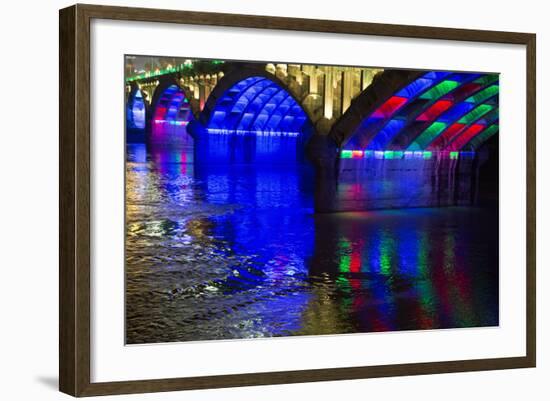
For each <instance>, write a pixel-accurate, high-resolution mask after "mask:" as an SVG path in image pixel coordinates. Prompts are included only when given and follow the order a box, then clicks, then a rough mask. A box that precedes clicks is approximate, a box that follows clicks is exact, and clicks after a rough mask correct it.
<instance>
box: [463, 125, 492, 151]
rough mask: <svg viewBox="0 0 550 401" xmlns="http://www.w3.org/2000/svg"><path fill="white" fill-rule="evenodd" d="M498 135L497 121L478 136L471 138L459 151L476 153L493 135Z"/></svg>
mask: <svg viewBox="0 0 550 401" xmlns="http://www.w3.org/2000/svg"><path fill="white" fill-rule="evenodd" d="M496 134H498V121H496V122H494V123H493V124H491V125H489V126H488V127H487V128H485V129H484V130H483V131H482V132H480V133H479V134H478V135H476V136H474V137H473V138H471V139H470V140H469V141H468V142H465V144H464V145H463V146H462V147H461V149H460V150H463V151H476V150H477V149H479V148H480V147H481V146H482V145H483V144H484V143H485V142H487V141H488V140H489V139H491V138H492V137H493V136H494V135H496Z"/></svg>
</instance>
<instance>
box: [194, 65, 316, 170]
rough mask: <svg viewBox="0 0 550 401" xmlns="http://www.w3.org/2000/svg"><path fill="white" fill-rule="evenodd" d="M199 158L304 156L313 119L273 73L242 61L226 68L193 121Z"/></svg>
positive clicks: (259, 159)
mask: <svg viewBox="0 0 550 401" xmlns="http://www.w3.org/2000/svg"><path fill="white" fill-rule="evenodd" d="M189 128H190V131H191V132H192V135H193V137H194V138H195V139H196V140H197V141H198V142H197V144H196V148H195V149H196V152H198V155H197V157H196V159H195V160H196V161H200V160H209V161H212V162H216V161H225V162H227V161H235V162H242V161H246V162H251V161H254V162H270V163H273V162H288V161H291V160H294V161H296V160H303V159H304V158H305V144H306V143H307V141H308V140H309V138H310V137H311V136H312V135H314V131H315V129H314V124H313V122H312V120H311V118H310V116H309V114H308V112H307V110H305V109H304V107H303V106H302V105H301V103H300V99H298V98H297V97H296V96H295V95H294V94H293V93H292V91H291V90H290V89H289V88H288V87H287V85H285V83H284V82H283V81H282V80H280V79H279V78H278V77H276V76H275V75H273V74H271V73H269V72H267V71H265V70H264V69H260V68H250V67H246V66H243V67H242V68H237V69H234V70H233V71H230V72H228V73H227V74H226V75H224V77H223V78H222V79H221V80H219V82H218V83H217V85H216V87H215V88H214V89H213V91H212V92H211V93H210V96H209V97H208V99H207V101H206V103H205V106H204V108H203V110H202V112H201V113H200V115H199V118H198V119H197V120H196V121H195V122H193V123H192V124H190V126H189Z"/></svg>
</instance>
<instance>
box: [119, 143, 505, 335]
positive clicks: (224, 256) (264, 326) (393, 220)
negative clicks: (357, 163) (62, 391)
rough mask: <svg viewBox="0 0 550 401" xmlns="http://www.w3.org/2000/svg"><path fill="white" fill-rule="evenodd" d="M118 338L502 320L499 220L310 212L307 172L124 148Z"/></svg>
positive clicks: (450, 212)
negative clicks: (121, 332) (122, 314)
mask: <svg viewBox="0 0 550 401" xmlns="http://www.w3.org/2000/svg"><path fill="white" fill-rule="evenodd" d="M128 160H129V161H128V162H127V174H126V179H127V183H126V190H127V204H126V208H127V209H126V210H127V212H126V213H127V239H126V319H127V320H126V335H127V343H129V344H136V343H152V342H170V341H190V340H210V339H232V338H253V337H271V336H289V335H315V334H336V333H354V332H373V331H393V330H417V329H435V328H453V327H477V326H493V325H498V237H497V235H498V226H497V224H498V218H497V214H496V212H495V211H494V210H489V209H479V208H441V209H406V210H405V209H404V210H391V211H374V212H354V213H339V214H331V215H315V214H314V213H313V208H312V205H313V194H312V181H313V179H312V176H311V172H310V171H307V169H306V170H304V169H301V168H297V167H288V166H277V165H272V166H270V167H268V166H263V167H262V166H232V167H230V166H227V165H225V166H202V167H199V166H195V165H193V163H192V153H189V152H184V151H179V152H177V151H166V150H158V151H156V152H152V153H150V154H147V153H146V151H145V147H144V146H143V145H132V146H130V147H129V148H128Z"/></svg>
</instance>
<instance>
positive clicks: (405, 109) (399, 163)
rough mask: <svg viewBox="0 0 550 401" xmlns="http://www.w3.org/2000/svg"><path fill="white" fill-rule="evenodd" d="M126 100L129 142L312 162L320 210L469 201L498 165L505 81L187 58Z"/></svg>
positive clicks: (231, 157) (242, 158) (139, 79)
mask: <svg viewBox="0 0 550 401" xmlns="http://www.w3.org/2000/svg"><path fill="white" fill-rule="evenodd" d="M126 95H127V121H126V127H127V141H129V142H147V143H149V144H151V145H152V146H154V145H162V146H166V145H168V146H193V147H194V149H195V161H196V162H199V163H200V162H206V161H207V162H208V163H269V164H277V163H283V162H284V163H288V162H293V161H298V162H300V161H303V160H306V159H307V160H309V161H310V162H312V163H313V165H314V167H315V170H316V186H317V189H316V196H315V199H316V202H315V207H316V210H317V211H320V212H323V211H347V210H366V209H373V208H396V207H418V206H446V205H462V204H472V203H475V202H477V201H478V198H479V191H480V185H479V180H480V173H481V175H483V168H487V167H483V166H487V165H491V166H492V167H491V168H495V167H494V166H495V160H497V159H496V153H497V151H496V149H497V148H498V142H496V141H498V135H497V134H498V131H499V125H498V122H499V103H498V95H499V76H498V74H489V73H459V72H444V71H411V70H397V69H380V68H361V67H337V66H315V65H299V64H272V63H263V64H262V63H244V62H221V61H206V60H204V61H203V60H185V62H183V63H181V64H179V65H174V66H168V67H167V68H165V69H157V70H155V71H152V72H148V73H143V74H139V75H134V76H129V77H128V78H127V80H126Z"/></svg>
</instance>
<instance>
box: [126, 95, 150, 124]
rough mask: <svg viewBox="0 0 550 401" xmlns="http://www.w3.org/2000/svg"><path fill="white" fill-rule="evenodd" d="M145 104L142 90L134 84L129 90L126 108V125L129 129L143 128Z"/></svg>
mask: <svg viewBox="0 0 550 401" xmlns="http://www.w3.org/2000/svg"><path fill="white" fill-rule="evenodd" d="M146 108H147V107H146V104H145V98H144V96H143V92H142V91H141V90H140V89H139V87H138V86H137V85H136V86H134V87H133V88H132V90H131V91H130V94H129V96H128V102H127V109H126V126H127V128H129V129H135V130H144V129H145V126H146Z"/></svg>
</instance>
